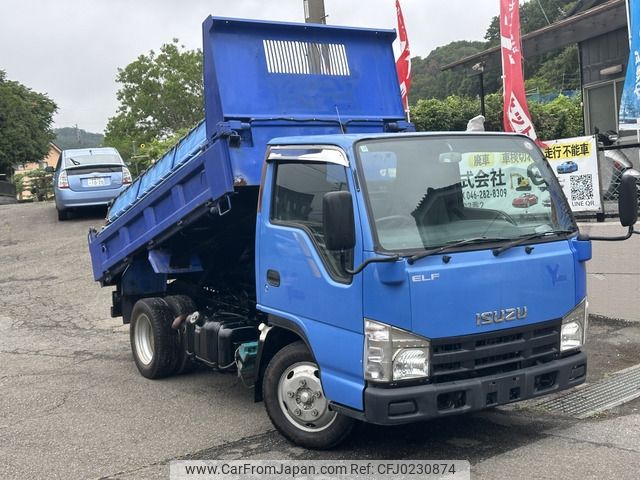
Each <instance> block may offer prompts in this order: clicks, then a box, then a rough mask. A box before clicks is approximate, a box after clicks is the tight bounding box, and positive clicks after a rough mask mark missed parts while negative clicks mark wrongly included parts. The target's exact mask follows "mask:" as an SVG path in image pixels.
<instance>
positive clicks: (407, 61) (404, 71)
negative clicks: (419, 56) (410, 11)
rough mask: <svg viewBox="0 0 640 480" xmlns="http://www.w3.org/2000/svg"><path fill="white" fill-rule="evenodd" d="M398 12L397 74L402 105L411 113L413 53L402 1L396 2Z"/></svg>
mask: <svg viewBox="0 0 640 480" xmlns="http://www.w3.org/2000/svg"><path fill="white" fill-rule="evenodd" d="M396 12H397V14H398V39H399V40H400V57H399V58H398V60H397V61H396V72H397V73H398V82H399V83H400V93H401V94H402V104H403V105H404V110H405V112H408V111H409V89H410V88H411V52H410V50H409V37H408V36H407V29H406V28H405V26H404V16H403V15H402V8H400V0H396Z"/></svg>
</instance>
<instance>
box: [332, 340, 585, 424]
mask: <svg viewBox="0 0 640 480" xmlns="http://www.w3.org/2000/svg"><path fill="white" fill-rule="evenodd" d="M586 376H587V356H586V355H585V354H584V353H582V352H579V353H576V354H574V355H571V356H569V357H565V358H560V359H557V360H553V361H551V362H548V363H545V364H542V365H535V366H533V367H528V368H524V369H521V370H516V371H513V372H509V373H502V374H499V375H491V376H487V377H480V378H474V379H468V380H460V381H455V382H447V383H439V384H429V385H418V386H413V387H398V388H380V387H374V386H368V387H367V388H366V389H365V391H364V418H362V416H361V415H359V418H361V419H362V420H364V421H367V422H370V423H376V424H379V425H397V424H402V423H410V422H417V421H421V420H428V419H431V418H437V417H444V416H449V415H457V414H460V413H467V412H473V411H478V410H482V409H485V408H488V407H494V406H496V405H504V404H507V403H512V402H517V401H520V400H526V399H529V398H535V397H539V396H542V395H547V394H549V393H554V392H558V391H560V390H564V389H567V388H571V387H575V386H576V385H580V384H581V383H584V381H585V379H586ZM344 413H347V412H344ZM347 414H348V413H347Z"/></svg>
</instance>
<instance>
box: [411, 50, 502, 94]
mask: <svg viewBox="0 0 640 480" xmlns="http://www.w3.org/2000/svg"><path fill="white" fill-rule="evenodd" d="M484 48H485V44H484V42H468V41H466V40H461V41H456V42H451V43H448V44H447V45H443V46H441V47H437V48H435V49H434V50H432V51H431V53H429V55H428V56H426V57H425V58H421V57H414V58H412V59H411V72H412V82H411V92H410V93H409V100H410V103H411V104H412V105H413V104H415V103H416V102H417V101H418V99H420V98H440V99H444V98H446V97H447V96H449V95H465V96H475V95H477V94H478V89H479V84H478V79H477V78H476V77H470V76H469V75H468V74H467V73H466V72H452V71H446V72H443V71H442V70H440V68H441V67H442V66H443V65H446V64H448V63H451V62H455V61H456V60H459V59H461V58H464V57H467V56H469V55H473V54H474V53H478V52H481V51H482V50H484ZM496 88H497V86H496Z"/></svg>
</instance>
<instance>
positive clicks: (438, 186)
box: [356, 134, 577, 252]
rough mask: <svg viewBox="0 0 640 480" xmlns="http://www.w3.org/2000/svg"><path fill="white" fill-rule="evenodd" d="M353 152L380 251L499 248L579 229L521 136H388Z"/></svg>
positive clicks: (363, 143)
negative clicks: (467, 245) (467, 244)
mask: <svg viewBox="0 0 640 480" xmlns="http://www.w3.org/2000/svg"><path fill="white" fill-rule="evenodd" d="M356 151H357V157H358V169H359V171H360V177H361V178H362V179H363V180H364V184H365V185H364V187H365V188H364V191H365V193H366V197H367V203H368V208H369V213H370V218H372V220H373V221H372V224H373V233H374V238H375V239H376V242H377V247H378V248H380V249H382V250H387V251H396V252H400V251H413V252H419V251H423V250H424V249H431V248H436V247H440V246H446V245H452V244H455V243H456V242H460V241H462V240H465V239H469V238H473V239H479V240H481V239H486V240H487V242H501V241H510V240H513V239H518V238H522V237H525V236H532V238H533V236H534V235H535V234H545V233H548V234H549V235H540V238H547V237H548V236H553V235H552V233H553V232H558V235H563V236H564V235H566V234H567V232H574V231H576V229H577V228H576V225H575V222H574V220H573V216H572V215H571V211H570V209H569V206H568V204H567V202H566V199H565V198H564V196H563V193H562V190H561V188H560V185H559V184H558V181H557V179H556V177H555V175H554V174H553V171H552V170H551V168H550V167H549V165H548V163H547V161H546V160H545V158H544V157H543V155H542V153H541V152H540V150H539V149H538V147H537V146H536V145H535V144H534V143H533V142H531V141H530V140H528V139H526V138H524V137H521V136H515V135H514V136H507V135H490V134H485V135H477V134H467V135H428V136H426V135H425V136H411V137H406V136H405V137H394V138H391V137H390V138H384V139H374V140H365V141H361V142H358V143H357V144H356ZM479 243H482V242H481V241H479V242H474V244H479ZM476 248H477V247H476Z"/></svg>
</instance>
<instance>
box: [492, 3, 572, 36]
mask: <svg viewBox="0 0 640 480" xmlns="http://www.w3.org/2000/svg"><path fill="white" fill-rule="evenodd" d="M496 3H498V2H496ZM575 3H576V0H529V1H527V2H525V3H523V4H522V5H520V29H521V31H522V35H525V34H526V33H529V32H533V31H534V30H538V29H540V28H542V27H545V26H547V25H548V24H549V22H550V23H554V22H556V21H558V20H560V19H561V18H563V17H564V16H565V15H566V14H567V12H569V10H571V8H572V7H573V6H574V5H575ZM547 19H548V20H549V21H548V22H547ZM484 38H485V40H487V42H488V46H489V47H493V46H495V45H499V44H500V19H499V17H498V16H495V17H493V19H492V20H491V23H490V24H489V27H488V28H487V32H486V34H485V36H484Z"/></svg>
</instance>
